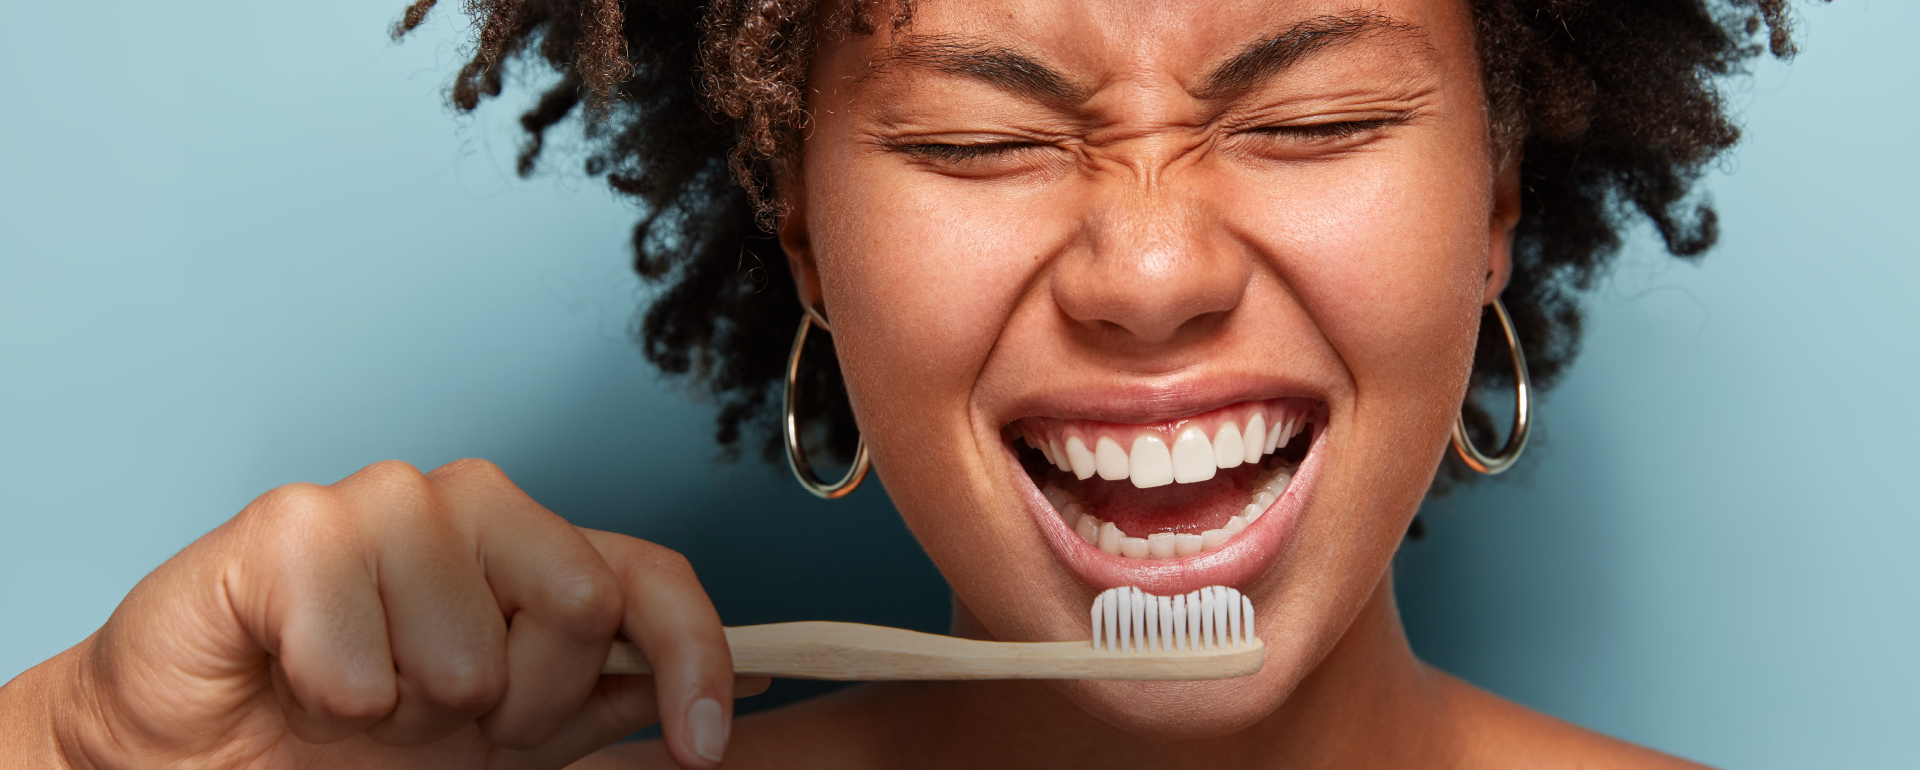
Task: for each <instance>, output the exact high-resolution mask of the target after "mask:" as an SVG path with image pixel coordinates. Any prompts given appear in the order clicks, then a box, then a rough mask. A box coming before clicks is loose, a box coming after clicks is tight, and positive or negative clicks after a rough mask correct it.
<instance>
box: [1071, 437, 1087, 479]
mask: <svg viewBox="0 0 1920 770" xmlns="http://www.w3.org/2000/svg"><path fill="white" fill-rule="evenodd" d="M1067 464H1068V465H1071V466H1073V475H1074V477H1075V478H1082V479H1084V478H1086V477H1088V476H1092V475H1093V453H1092V452H1089V451H1087V444H1086V442H1084V441H1081V440H1080V437H1079V436H1072V437H1069V438H1068V439H1067Z"/></svg>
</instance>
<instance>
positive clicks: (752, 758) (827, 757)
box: [569, 686, 888, 770]
mask: <svg viewBox="0 0 1920 770" xmlns="http://www.w3.org/2000/svg"><path fill="white" fill-rule="evenodd" d="M882 689H883V688H881V687H875V686H867V687H851V688H848V689H845V690H841V691H839V692H835V693H832V694H830V695H826V696H823V697H819V698H813V699H810V700H805V701H801V702H799V703H795V704H792V705H789V706H783V707H780V708H777V709H773V710H770V711H762V712H760V713H757V714H750V715H747V716H744V717H741V718H740V719H738V720H735V722H734V725H733V734H732V736H730V740H729V741H728V743H727V761H726V766H727V767H728V768H761V767H767V768H794V769H795V770H806V768H816V767H817V768H823V770H824V769H826V768H833V769H834V770H840V769H843V768H861V767H886V766H888V763H887V762H886V761H885V760H884V759H883V757H882V756H881V755H880V753H879V752H881V751H884V750H885V748H886V745H887V743H888V742H887V741H885V740H884V739H881V737H880V736H875V735H867V734H864V733H868V732H872V731H873V725H875V724H876V723H877V722H878V721H879V720H876V719H875V718H874V717H875V716H877V715H876V714H874V713H873V712H874V710H875V708H876V707H877V706H879V705H880V704H879V700H881V698H880V697H879V696H881V695H883V693H882V692H881V690H882ZM678 767H679V765H676V764H674V762H673V757H671V756H669V755H668V754H667V748H666V745H665V744H664V743H661V742H660V741H658V740H652V741H635V742H632V743H621V744H616V745H613V746H609V747H607V748H605V749H602V750H601V751H599V752H597V753H595V754H594V755H593V756H590V757H587V758H586V759H583V760H581V761H579V762H576V763H574V764H573V765H571V766H570V767H569V770H654V768H660V770H674V769H675V768H678Z"/></svg>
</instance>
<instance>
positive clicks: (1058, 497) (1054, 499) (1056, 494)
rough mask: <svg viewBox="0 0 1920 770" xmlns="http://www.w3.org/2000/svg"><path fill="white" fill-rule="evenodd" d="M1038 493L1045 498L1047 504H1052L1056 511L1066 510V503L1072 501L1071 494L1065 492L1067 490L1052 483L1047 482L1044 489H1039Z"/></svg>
mask: <svg viewBox="0 0 1920 770" xmlns="http://www.w3.org/2000/svg"><path fill="white" fill-rule="evenodd" d="M1040 495H1041V496H1042V497H1045V498H1047V504H1048V505H1051V506H1053V509H1054V510H1056V511H1064V510H1066V509H1067V505H1068V504H1069V503H1072V502H1073V495H1070V494H1067V490H1064V489H1061V488H1059V487H1056V486H1054V485H1052V484H1048V485H1047V487H1046V488H1045V489H1042V490H1040Z"/></svg>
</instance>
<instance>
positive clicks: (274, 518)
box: [241, 483, 345, 530]
mask: <svg viewBox="0 0 1920 770" xmlns="http://www.w3.org/2000/svg"><path fill="white" fill-rule="evenodd" d="M344 510H345V506H343V505H342V504H341V501H340V499H339V495H337V494H336V493H335V492H334V491H333V490H331V489H328V488H326V487H323V486H320V485H318V484H307V483H296V484H286V485H282V486H279V487H275V488H273V489H271V490H268V491H267V493H266V494H263V495H261V496H259V497H257V498H254V501H253V502H252V503H251V504H249V505H248V506H247V508H246V510H244V511H242V512H241V515H242V516H243V517H245V518H247V519H248V520H249V521H252V522H256V523H260V524H264V525H265V526H269V527H274V528H293V529H301V530H306V529H310V528H314V527H327V526H329V525H330V523H331V522H333V521H334V520H336V519H337V518H338V517H339V516H340V514H341V513H342V512H343V511H344Z"/></svg>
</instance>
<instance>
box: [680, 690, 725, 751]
mask: <svg viewBox="0 0 1920 770" xmlns="http://www.w3.org/2000/svg"><path fill="white" fill-rule="evenodd" d="M687 737H689V738H692V739H693V753H695V754H699V755H700V758H701V759H705V760H707V761H709V762H713V763H715V764H718V763H719V762H720V755H722V754H725V753H727V712H726V710H725V709H722V708H720V701H717V700H714V699H712V698H701V699H700V700H697V701H694V702H693V705H692V706H688V707H687Z"/></svg>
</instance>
